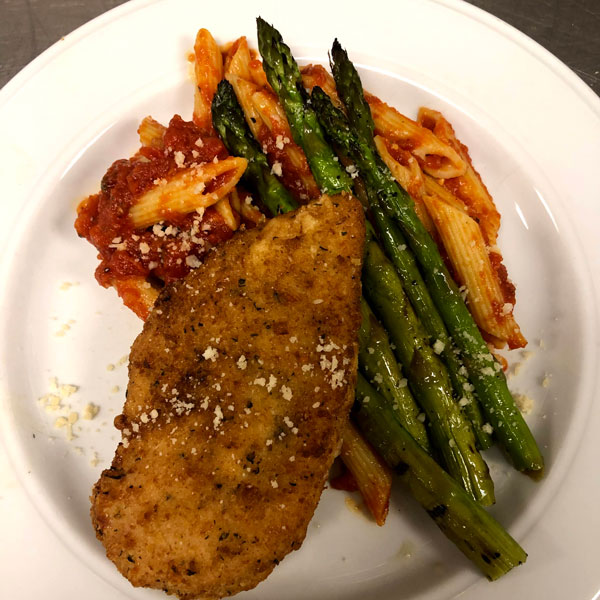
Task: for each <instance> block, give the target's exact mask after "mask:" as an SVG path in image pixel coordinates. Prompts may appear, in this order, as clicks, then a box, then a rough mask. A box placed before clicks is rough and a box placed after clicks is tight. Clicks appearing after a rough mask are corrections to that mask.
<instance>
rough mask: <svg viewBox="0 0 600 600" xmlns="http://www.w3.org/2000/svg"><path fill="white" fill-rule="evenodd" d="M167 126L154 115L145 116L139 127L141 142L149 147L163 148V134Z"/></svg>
mask: <svg viewBox="0 0 600 600" xmlns="http://www.w3.org/2000/svg"><path fill="white" fill-rule="evenodd" d="M166 130H167V128H166V127H165V126H164V125H161V124H160V123H159V122H158V121H155V120H154V119H153V118H152V117H144V119H143V120H142V122H141V123H140V126H139V127H138V135H139V136H140V143H141V144H142V146H145V147H147V148H157V149H159V150H161V149H162V148H163V136H164V135H165V131H166Z"/></svg>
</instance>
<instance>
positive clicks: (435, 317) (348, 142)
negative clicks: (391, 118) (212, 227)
mask: <svg viewBox="0 0 600 600" xmlns="http://www.w3.org/2000/svg"><path fill="white" fill-rule="evenodd" d="M338 46H339V45H338ZM335 49H336V44H335V43H334V56H335V55H336V54H335ZM334 66H335V63H334ZM334 72H335V70H334ZM338 75H339V74H338ZM364 104H365V106H351V107H350V110H355V111H356V113H355V118H356V120H357V121H358V122H359V123H360V127H361V130H365V131H366V133H367V134H369V135H370V137H369V138H368V139H367V140H366V141H365V144H364V145H365V152H368V153H369V154H370V156H372V157H373V158H372V160H373V161H375V160H376V158H375V157H376V154H375V153H376V150H375V144H374V142H373V137H372V133H373V129H372V120H371V117H370V113H367V112H365V111H368V110H369V107H368V105H366V102H365V103H364ZM313 105H314V107H315V110H316V111H317V116H318V117H319V119H320V121H321V122H322V124H323V127H324V129H325V131H326V133H327V135H328V137H329V138H330V139H332V140H333V141H334V143H336V144H337V145H338V146H339V147H340V148H341V149H342V151H344V152H345V153H347V154H349V155H353V156H356V155H358V154H360V152H361V140H360V139H359V137H358V135H357V134H356V133H355V131H354V130H353V129H351V128H350V125H349V123H348V119H347V118H346V116H345V115H344V114H343V113H342V112H341V111H340V110H338V109H337V108H335V107H334V106H333V104H332V102H331V100H330V99H329V97H328V96H327V95H326V94H325V92H323V90H321V89H320V88H318V87H317V88H315V89H314V91H313ZM367 114H368V118H367V117H366V115H367ZM357 115H358V116H357ZM365 191H366V194H367V197H368V201H369V204H370V207H371V212H372V214H373V216H374V219H375V223H376V224H377V227H378V229H379V232H380V236H379V237H380V239H381V240H382V242H383V245H384V247H385V249H386V252H387V254H388V256H389V257H390V259H391V261H392V262H393V264H394V266H395V267H396V271H397V272H398V275H399V276H400V279H401V280H402V286H403V288H404V291H405V292H406V295H407V296H408V298H409V300H410V302H411V304H412V306H413V308H414V309H415V312H416V313H417V315H418V317H419V320H420V321H421V323H423V325H424V327H425V329H426V331H427V333H428V334H429V336H430V337H431V340H430V341H431V343H436V342H437V343H438V344H439V345H441V348H442V350H441V356H442V358H443V360H444V362H445V364H446V366H447V368H448V372H449V375H450V380H451V382H452V387H453V389H454V397H455V399H456V401H457V402H460V406H461V409H462V410H463V412H464V413H465V415H466V416H467V418H468V419H469V420H470V421H471V423H472V425H473V433H474V434H475V438H476V440H477V445H478V446H479V448H481V449H482V450H485V449H486V448H489V447H490V446H491V445H492V438H491V436H490V435H489V434H488V433H486V432H485V431H484V430H483V425H484V420H483V417H482V415H481V411H480V408H479V403H478V401H477V398H476V397H475V395H474V394H473V391H472V389H471V388H472V385H471V383H470V382H469V379H468V377H467V376H466V368H465V367H464V365H463V363H462V361H461V360H460V358H459V356H458V350H457V348H456V346H455V344H454V343H453V341H452V340H451V339H450V336H449V335H448V331H447V329H446V326H445V325H444V321H443V320H442V318H441V317H440V315H439V312H438V311H437V309H436V307H435V304H434V302H433V300H432V298H431V295H430V294H429V290H428V289H427V286H426V285H425V282H424V281H423V277H422V276H421V273H420V271H419V268H418V266H417V263H416V261H415V258H414V255H413V254H412V252H411V251H410V250H409V249H408V247H407V244H406V241H405V239H404V237H403V235H402V232H401V231H400V230H399V229H398V227H397V226H396V225H395V224H394V223H391V222H390V221H389V219H388V218H387V216H386V215H385V213H384V211H383V210H382V209H381V207H380V206H379V204H378V199H377V191H376V189H375V188H373V187H370V186H365ZM438 340H439V341H438Z"/></svg>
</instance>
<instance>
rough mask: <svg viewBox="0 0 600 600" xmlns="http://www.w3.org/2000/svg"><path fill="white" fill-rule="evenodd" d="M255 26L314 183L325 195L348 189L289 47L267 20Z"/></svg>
mask: <svg viewBox="0 0 600 600" xmlns="http://www.w3.org/2000/svg"><path fill="white" fill-rule="evenodd" d="M256 25H257V29H258V49H259V51H260V54H261V56H262V57H263V68H264V70H265V73H266V75H267V79H268V81H269V83H270V84H271V87H272V88H273V91H274V92H275V93H276V94H277V96H278V97H279V100H280V102H281V104H282V106H283V109H284V111H285V114H286V115H287V118H288V121H289V124H290V129H291V130H292V136H293V137H294V141H295V142H296V143H297V144H298V145H299V146H301V147H302V148H304V152H305V153H306V158H307V160H308V164H309V166H310V170H311V171H312V173H313V176H314V178H315V181H316V182H317V185H318V186H319V188H320V189H321V190H322V191H323V192H325V193H327V194H337V193H339V192H342V191H347V190H348V189H350V180H349V177H348V174H347V173H346V172H345V170H344V169H343V168H342V166H341V165H340V164H339V163H338V162H337V161H336V160H335V154H334V153H333V150H332V149H331V147H330V146H329V144H328V143H327V142H326V141H325V136H324V135H323V131H322V130H321V127H320V126H319V122H318V120H317V115H316V114H315V112H314V110H312V108H311V107H310V106H309V104H308V103H307V102H306V97H305V96H306V94H305V92H304V87H303V85H302V76H301V75H300V69H299V68H298V65H297V64H296V61H295V60H294V58H293V57H292V54H291V52H290V49H289V48H288V46H286V45H285V44H284V43H283V39H282V38H281V35H280V33H279V32H278V31H277V30H276V29H275V28H274V27H272V26H271V25H269V24H268V23H267V22H266V21H264V20H263V19H261V18H260V17H258V19H256Z"/></svg>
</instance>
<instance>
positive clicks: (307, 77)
mask: <svg viewBox="0 0 600 600" xmlns="http://www.w3.org/2000/svg"><path fill="white" fill-rule="evenodd" d="M300 72H301V73H302V84H303V85H304V87H305V88H306V89H307V90H308V92H309V93H312V90H313V88H314V87H316V86H319V87H320V88H321V89H322V90H323V91H324V92H325V93H326V94H327V95H328V96H329V97H330V98H331V101H332V102H333V104H334V105H335V106H336V107H337V108H342V102H341V100H340V97H339V96H338V93H337V89H336V87H335V80H334V79H333V77H332V75H331V74H330V73H328V72H327V70H326V69H325V67H323V66H322V65H306V66H305V67H302V68H301V69H300Z"/></svg>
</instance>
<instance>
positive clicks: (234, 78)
mask: <svg viewBox="0 0 600 600" xmlns="http://www.w3.org/2000/svg"><path fill="white" fill-rule="evenodd" d="M225 77H226V79H227V80H228V81H229V83H231V85H232V87H233V90H234V92H235V95H236V97H237V99H238V102H239V103H240V106H241V107H242V110H243V112H244V116H245V117H246V123H248V127H250V131H251V132H252V135H253V136H254V137H255V138H256V139H257V140H261V138H262V137H263V133H262V127H263V122H262V118H261V116H260V114H259V112H258V110H257V109H256V107H255V106H254V101H253V99H252V97H253V96H254V94H255V92H258V91H259V90H260V89H261V88H260V87H259V86H257V85H256V84H255V83H253V82H252V81H248V80H247V79H242V78H241V77H240V76H239V75H235V74H234V73H225Z"/></svg>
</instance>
